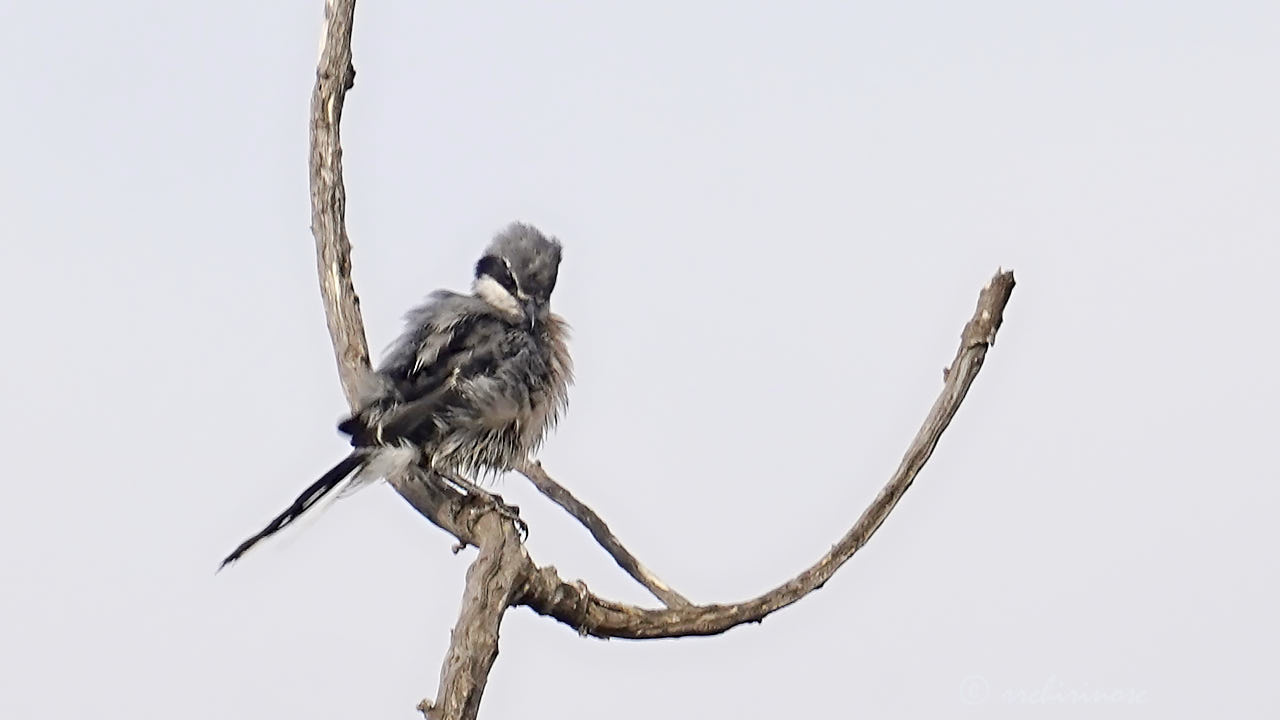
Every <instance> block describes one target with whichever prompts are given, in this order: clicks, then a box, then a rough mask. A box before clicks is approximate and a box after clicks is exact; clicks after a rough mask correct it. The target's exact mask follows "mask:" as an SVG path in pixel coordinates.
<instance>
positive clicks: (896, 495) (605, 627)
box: [520, 271, 1014, 638]
mask: <svg viewBox="0 0 1280 720" xmlns="http://www.w3.org/2000/svg"><path fill="white" fill-rule="evenodd" d="M1013 286H1014V279H1013V273H1012V272H1003V271H1001V272H997V273H996V275H995V277H993V278H992V279H991V281H990V282H989V283H987V286H986V287H984V288H983V289H982V292H981V293H980V294H979V296H978V307H977V309H976V310H975V311H974V315H973V318H972V319H971V320H970V321H969V322H968V324H966V325H965V328H964V331H963V333H961V337H960V348H959V350H958V351H957V352H956V357H955V360H954V361H953V362H952V364H951V367H950V368H949V369H948V370H947V371H946V372H945V373H944V375H945V382H944V383H943V387H942V393H941V395H939V397H938V399H937V401H935V402H934V404H933V407H932V408H931V409H930V410H929V414H928V416H927V417H926V418H925V421H924V424H923V426H922V427H921V428H920V431H919V432H918V433H917V434H916V437H915V439H914V440H912V442H911V445H910V447H908V448H907V452H906V455H905V456H904V457H903V459H902V463H901V464H900V465H899V466H898V469H897V471H896V472H895V473H894V474H893V477H892V478H890V480H889V482H888V484H886V485H885V486H884V488H883V489H881V491H880V493H879V494H878V495H877V496H876V498H875V499H874V500H873V501H872V502H871V505H870V506H869V507H867V509H866V510H865V511H864V512H863V513H862V516H861V517H859V518H858V520H857V522H855V523H854V524H853V527H852V528H850V529H849V531H848V532H847V533H845V535H844V537H842V538H840V541H839V542H837V543H836V544H835V545H834V546H833V547H832V548H831V550H830V551H828V552H827V553H826V554H825V555H823V556H822V557H821V558H820V559H819V560H818V562H817V563H815V564H814V565H813V566H811V567H809V568H808V569H806V570H805V571H804V572H802V573H800V574H799V575H797V576H795V577H794V578H792V579H791V580H789V581H787V582H785V583H783V584H782V585H780V586H778V587H776V588H774V589H773V590H770V591H769V592H767V593H765V594H763V595H761V596H759V597H756V598H753V599H751V600H747V601H746V602H742V603H735V604H732V605H701V606H696V607H689V608H668V609H664V610H649V609H644V608H639V607H635V606H633V605H626V604H623V603H617V602H612V601H610V600H605V599H603V598H600V597H598V596H596V595H595V594H593V593H590V592H587V591H586V590H585V589H584V588H583V587H582V585H581V584H580V583H577V584H574V583H567V582H565V581H564V580H562V579H560V577H559V576H558V575H557V574H556V571H555V569H554V568H549V567H548V568H539V569H538V570H537V571H536V572H535V573H533V574H532V575H531V576H530V577H529V581H528V583H526V585H525V587H524V592H523V594H522V595H521V597H520V603H521V604H524V605H528V606H529V607H530V608H532V609H533V610H534V611H536V612H538V613H541V614H543V615H548V616H551V617H554V618H556V619H557V620H560V621H561V622H564V623H566V624H568V625H570V626H572V627H574V628H575V629H577V630H578V631H579V632H583V633H586V634H590V635H595V636H597V637H617V638H660V637H681V636H686V635H715V634H718V633H722V632H724V631H726V630H728V629H729V628H732V627H735V626H737V625H741V624H743V623H748V622H759V621H760V620H762V619H764V617H765V616H766V615H768V614H769V613H772V612H774V611H776V610H779V609H781V608H784V607H786V606H788V605H790V604H792V603H794V602H796V601H797V600H799V599H800V598H802V597H804V596H805V595H807V594H809V593H811V592H813V591H814V590H817V589H818V588H820V587H822V586H823V584H824V583H826V582H827V580H829V579H830V578H831V576H832V575H834V574H835V572H836V570H838V569H840V566H842V565H844V563H845V562H847V561H848V560H849V558H851V557H853V554H854V553H856V552H857V551H858V550H859V549H860V548H862V546H863V545H866V544H867V541H868V540H870V539H871V536H872V535H873V534H875V531H876V530H877V529H878V528H879V527H880V525H881V523H883V522H884V520H885V518H887V517H888V516H889V513H890V512H891V511H892V510H893V508H894V506H895V505H897V504H898V500H900V499H901V498H902V495H903V493H905V492H906V491H907V488H909V487H911V483H912V481H913V480H915V477H916V475H917V474H918V473H919V472H920V469H921V468H923V467H924V464H925V463H926V462H927V461H928V460H929V456H930V455H932V454H933V450H934V448H935V447H937V445H938V439H939V438H940V437H941V436H942V432H943V431H944V430H946V428H947V425H949V424H950V423H951V418H952V417H954V416H955V414H956V410H958V409H959V408H960V403H961V402H962V401H963V400H964V398H965V394H966V393H968V391H969V386H970V385H972V384H973V381H974V379H975V378H977V376H978V371H979V370H981V369H982V363H983V360H984V359H985V358H986V355H987V349H988V348H989V347H990V346H991V345H992V344H994V343H995V338H996V332H997V331H998V330H999V329H1000V324H1001V323H1002V322H1003V320H1004V308H1005V305H1006V304H1007V303H1008V302H1009V296H1010V294H1011V293H1012V292H1013Z"/></svg>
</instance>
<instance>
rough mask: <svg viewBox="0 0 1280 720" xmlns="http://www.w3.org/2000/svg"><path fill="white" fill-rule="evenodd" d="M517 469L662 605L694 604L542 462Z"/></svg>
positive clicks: (534, 462)
mask: <svg viewBox="0 0 1280 720" xmlns="http://www.w3.org/2000/svg"><path fill="white" fill-rule="evenodd" d="M520 472H521V473H522V474H523V475H524V476H525V477H527V478H529V481H530V482H532V483H533V485H534V487H536V488H538V491H539V492H541V493H542V494H543V495H546V496H547V497H548V498H550V499H551V501H552V502H554V503H555V504H557V505H559V506H560V507H562V508H564V509H565V511H566V512H568V513H569V514H570V515H572V516H573V517H574V518H575V519H577V521H578V522H580V523H582V525H583V526H584V527H586V528H587V530H589V531H590V532H591V537H593V538H595V539H596V542H598V543H600V546H601V547H603V548H604V549H605V552H607V553H609V555H610V556H611V557H613V559H614V562H616V563H618V567H620V568H622V569H623V570H625V571H626V572H627V574H628V575H630V576H631V577H633V578H635V581H636V582H638V583H640V584H641V585H643V586H644V587H645V588H646V589H648V591H649V592H651V593H653V595H654V597H656V598H658V599H659V600H661V601H662V604H663V605H666V606H667V607H675V608H687V607H693V603H691V602H689V601H688V600H686V599H685V597H684V596H683V595H681V594H680V593H678V592H676V591H675V590H672V589H671V587H670V586H668V585H667V584H666V583H664V582H662V580H661V579H660V578H658V576H657V575H654V574H653V572H652V571H650V570H649V568H647V567H645V566H644V565H643V564H642V563H641V562H640V561H639V560H637V559H636V556H635V555H632V554H631V552H630V551H629V550H627V549H626V548H625V547H623V545H622V542H621V541H620V540H618V537H617V536H616V535H614V534H613V531H612V530H610V529H609V526H608V524H606V523H605V521H604V520H603V519H601V517H600V516H599V515H597V514H596V512H595V511H594V510H592V509H591V508H589V507H587V506H586V505H585V504H584V503H583V502H582V501H581V500H579V499H578V498H576V497H574V496H573V494H572V493H570V492H569V491H568V490H567V489H566V488H565V487H564V486H563V485H561V484H560V483H558V482H556V481H555V480H552V479H551V476H550V475H548V474H547V471H546V470H544V469H543V468H542V464H541V463H539V462H536V461H533V462H529V463H526V464H525V466H524V467H523V468H521V469H520Z"/></svg>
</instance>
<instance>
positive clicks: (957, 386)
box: [310, 0, 1014, 720]
mask: <svg viewBox="0 0 1280 720" xmlns="http://www.w3.org/2000/svg"><path fill="white" fill-rule="evenodd" d="M354 13H355V0H326V5H325V29H324V35H323V40H322V43H321V47H320V60H319V64H318V67H317V70H316V84H315V91H314V94H313V95H312V100H311V155H310V181H311V229H312V233H313V234H314V235H315V242H316V260H317V269H318V271H319V276H320V290H321V296H322V298H323V300H324V308H325V318H326V320H327V323H328V328H329V335H330V338H331V340H332V342H333V349H334V356H335V358H336V359H337V364H338V372H339V376H340V378H341V381H342V387H343V392H344V393H345V395H346V398H347V402H348V404H349V405H351V406H352V409H353V410H354V409H355V404H356V402H357V398H358V397H359V395H360V390H359V389H360V386H361V378H362V376H363V375H364V374H365V373H367V372H368V371H369V351H368V345H367V343H366V340H365V333H364V323H363V320H362V318H361V315H360V301H359V298H358V297H357V295H356V292H355V286H354V284H353V282H352V277H351V246H350V242H349V239H348V237H347V233H346V224H345V213H346V191H345V188H344V186H343V180H342V146H341V142H340V134H339V125H340V123H341V119H342V107H343V101H344V98H345V95H346V92H347V90H349V89H351V87H352V86H353V84H354V80H355V69H354V67H353V66H352V62H351V29H352V22H353V19H354ZM1013 285H1014V281H1013V274H1012V273H1004V272H1002V273H999V274H997V275H996V276H995V278H993V279H992V281H991V283H989V284H988V286H987V287H986V288H984V289H983V291H982V294H981V296H980V297H979V301H978V310H977V312H976V313H975V315H974V318H973V320H971V321H970V322H969V324H968V325H966V327H965V331H964V334H963V336H962V339H961V344H960V350H959V351H958V353H957V355H956V359H955V361H954V362H953V363H952V365H951V368H950V370H949V371H948V373H947V376H946V381H945V384H944V387H943V391H942V395H941V396H940V397H939V398H938V400H937V402H936V403H935V404H934V406H933V409H932V410H931V411H930V413H929V416H928V417H927V418H926V420H925V423H924V426H923V427H922V428H921V430H920V432H919V434H917V436H916V438H915V440H914V441H913V442H912V444H911V446H910V448H909V449H908V450H907V453H906V456H905V457H904V458H903V461H902V464H901V465H900V466H899V468H898V470H897V472H896V473H895V474H894V476H893V478H892V479H891V480H890V481H889V483H888V484H887V485H886V486H885V487H884V489H883V490H881V491H880V494H879V495H877V497H876V498H875V500H874V501H873V502H872V503H871V506H870V507H868V508H867V510H866V511H865V512H864V513H863V514H862V516H861V517H860V518H859V519H858V521H857V522H856V523H855V524H854V526H853V527H852V528H851V529H850V530H849V532H848V533H846V534H845V536H844V537H843V538H841V540H840V541H839V542H838V543H837V544H836V545H835V546H834V547H833V548H832V549H831V551H830V552H828V553H827V554H826V555H824V556H823V557H822V558H821V559H819V560H818V562H817V563H816V564H814V565H813V566H812V567H810V568H808V569H807V570H805V571H804V572H802V573H800V574H799V575H797V576H796V577H795V578H793V579H791V580H790V581H788V582H786V583H784V584H783V585H781V586H779V587H777V588H775V589H773V590H771V591H769V592H767V593H765V594H764V595H761V596H759V597H757V598H755V599H752V600H748V601H746V602H742V603H737V604H733V605H699V606H694V605H691V604H690V603H689V601H688V600H686V599H685V598H684V597H682V596H681V595H680V594H679V593H676V592H675V591H674V590H672V589H671V588H670V587H668V586H667V585H666V584H665V583H663V582H662V581H661V580H659V579H658V578H657V577H656V576H654V575H653V573H651V572H650V571H648V570H647V569H646V568H645V567H644V566H643V565H642V564H641V563H640V562H639V560H637V559H636V558H635V557H634V556H633V555H632V554H631V553H630V552H628V551H627V550H626V548H624V547H623V546H622V544H621V543H620V542H619V541H618V539H617V538H616V537H615V536H614V535H613V533H612V532H611V531H610V530H609V528H608V525H606V524H605V523H604V521H603V520H602V519H600V517H599V516H598V515H596V513H595V512H594V511H592V510H591V509H590V508H589V507H587V506H586V505H584V504H582V503H581V502H580V501H578V500H577V499H576V498H574V497H573V496H572V495H571V494H570V493H569V492H568V491H567V490H565V489H564V488H563V487H561V486H560V485H559V484H557V483H556V482H555V481H554V480H552V479H551V478H550V477H549V476H548V475H547V474H546V473H545V472H544V471H543V470H542V468H541V466H540V465H538V464H536V463H529V464H528V465H527V466H526V467H525V468H524V472H525V474H526V475H527V476H528V477H529V479H530V480H531V481H533V482H534V484H535V486H537V487H538V489H539V490H540V491H542V492H543V494H545V495H547V497H549V498H551V499H552V500H553V501H555V502H556V503H557V504H559V505H560V506H561V507H563V508H565V509H566V510H567V511H568V512H569V513H570V514H571V515H573V516H574V517H575V518H577V519H578V520H579V521H580V522H581V523H582V524H583V525H584V526H586V527H587V528H588V530H590V531H591V533H592V535H593V536H594V537H595V538H596V540H597V541H598V542H599V543H600V544H601V545H602V546H603V547H604V548H605V550H606V551H608V552H609V553H610V555H612V556H613V558H614V559H615V560H616V561H617V562H618V564H619V566H621V567H622V568H623V569H624V570H626V571H627V572H628V573H629V574H630V575H631V576H632V577H633V578H635V579H636V580H637V581H638V582H640V583H641V584H642V585H644V586H645V587H646V588H648V589H649V590H650V591H651V592H652V593H653V594H654V595H655V596H656V597H658V598H659V599H660V600H662V602H663V603H665V604H666V605H667V606H668V607H667V608H665V609H657V610H654V609H645V608H640V607H635V606H631V605H626V604H622V603H616V602H612V601H609V600H606V599H603V598H600V597H598V596H596V595H594V594H592V593H590V592H589V591H588V590H587V589H586V586H585V585H584V584H583V583H581V582H573V583H570V582H566V581H564V580H562V579H561V578H560V577H559V576H558V575H557V574H556V571H555V570H554V568H550V567H546V568H538V567H537V566H536V565H535V564H534V562H533V560H532V559H531V558H530V557H529V555H528V553H527V552H526V550H525V548H524V546H523V544H522V543H521V541H520V535H519V532H518V530H517V528H516V526H515V524H514V523H513V522H512V521H511V520H509V519H507V518H506V517H503V515H502V514H501V513H498V512H496V511H495V508H494V507H493V506H492V505H491V504H487V503H486V502H485V501H484V500H483V499H481V498H477V497H473V496H469V495H466V494H463V493H461V492H459V491H457V490H456V489H454V488H452V487H449V486H448V485H447V484H445V483H444V482H441V481H440V480H439V479H438V478H434V477H431V476H428V475H426V474H420V475H419V476H416V477H399V478H390V479H389V480H390V482H391V484H392V486H393V487H395V489H396V491H397V492H399V493H400V495H401V496H403V497H404V499H405V500H406V501H407V502H408V503H409V504H410V505H412V506H413V507H414V508H415V509H416V510H418V511H419V512H420V513H422V514H423V515H424V516H426V517H427V518H428V519H429V520H430V521H431V522H432V523H434V524H435V525H437V526H438V527H440V528H441V529H443V530H444V531H446V532H448V533H450V534H451V535H453V536H454V537H456V538H458V540H459V541H461V542H462V543H464V544H468V545H473V546H475V547H477V548H479V553H478V555H477V557H476V560H475V561H474V563H473V564H472V566H471V568H470V570H468V572H467V581H466V590H465V594H464V596H463V606H462V611H461V614H460V616H459V618H458V621H457V624H456V625H455V627H454V632H453V638H452V642H451V643H450V647H449V651H448V654H447V656H446V659H445V662H444V665H443V667H442V669H441V673H440V685H439V688H438V690H437V693H436V700H435V701H434V702H429V701H426V700H424V701H423V702H422V704H421V705H420V706H419V708H420V709H421V710H422V712H423V713H424V714H425V715H426V716H427V717H429V718H432V719H433V720H455V719H459V720H469V719H471V718H474V717H476V714H477V712H478V710H479V706H480V699H481V697H482V695H483V693H484V688H485V683H486V681H487V679H488V676H489V671H490V669H491V668H492V666H493V662H494V660H495V659H496V657H497V653H498V630H499V625H500V623H501V621H502V616H503V613H504V612H505V610H506V608H508V607H511V606H513V605H518V604H522V605H527V606H529V607H530V608H532V609H534V610H535V611H537V612H539V613H541V614H544V615H548V616H550V617H553V618H555V619H557V620H560V621H561V622H564V623H566V624H568V625H570V626H571V627H573V628H574V629H575V630H578V631H579V632H583V633H588V634H591V635H595V636H597V637H624V638H655V637H678V636H684V635H710V634H715V633H720V632H724V631H725V630H727V629H729V628H731V627H734V626H736V625H740V624H742V623H746V622H754V621H759V620H760V619H762V618H763V617H764V616H766V615H768V614H769V613H771V612H774V611H776V610H778V609H780V608H783V607H786V606H787V605H790V604H791V603H794V602H795V601H797V600H798V599H800V598H801V597H803V596H804V595H806V594H808V593H810V592H812V591H813V590H815V589H817V588H819V587H821V586H822V584H823V583H825V582H826V581H827V580H828V579H829V578H830V577H831V576H832V574H834V573H835V571H836V570H837V569H838V568H839V567H840V566H841V565H843V564H844V563H845V562H846V561H847V560H848V559H849V558H850V557H852V556H853V554H854V553H855V552H857V550H858V549H859V548H861V547H862V546H863V545H865V544H866V542H867V540H869V539H870V537H871V535H872V534H873V533H875V531H876V529H877V528H879V527H880V524H881V523H882V522H884V519H885V518H886V517H887V516H888V514H889V512H890V511H892V510H893V507H894V506H895V505H896V504H897V502H898V500H899V499H900V498H901V497H902V495H903V493H905V492H906V490H907V488H908V487H910V485H911V483H912V481H913V480H914V479H915V476H916V475H917V474H918V473H919V471H920V469H921V468H922V467H923V466H924V463H925V462H926V461H927V460H928V459H929V456H930V455H931V454H932V452H933V449H934V447H936V445H937V442H938V438H939V437H940V436H941V434H942V432H943V430H945V429H946V427H947V425H948V423H950V421H951V418H952V417H953V416H954V415H955V412H956V409H957V408H958V407H959V405H960V403H961V401H962V400H963V399H964V396H965V393H966V392H968V389H969V386H970V385H971V384H972V383H973V380H974V378H975V377H976V376H977V373H978V371H979V370H980V369H981V367H982V362H983V359H984V358H985V356H986V352H987V349H988V347H990V345H991V344H992V343H993V341H994V340H995V335H996V331H997V330H998V329H999V327H1000V323H1001V320H1002V318H1003V311H1004V306H1005V304H1006V303H1007V302H1008V300H1009V295H1010V293H1011V292H1012V290H1013Z"/></svg>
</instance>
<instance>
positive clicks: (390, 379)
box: [339, 291, 505, 448]
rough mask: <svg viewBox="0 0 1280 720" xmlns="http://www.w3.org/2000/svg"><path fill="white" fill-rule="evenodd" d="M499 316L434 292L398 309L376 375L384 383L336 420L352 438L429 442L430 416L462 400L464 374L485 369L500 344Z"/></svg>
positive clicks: (415, 443)
mask: <svg viewBox="0 0 1280 720" xmlns="http://www.w3.org/2000/svg"><path fill="white" fill-rule="evenodd" d="M504 330H505V325H504V323H503V322H502V321H501V320H499V319H498V318H497V317H495V316H494V315H493V314H492V313H491V312H490V311H488V308H487V306H486V305H485V304H484V303H483V301H480V300H477V299H475V298H471V297H467V296H464V295H457V294H455V293H450V292H445V291H442V292H438V293H435V294H434V295H432V296H431V299H430V300H429V301H428V302H427V303H426V304H424V305H423V306H421V307H418V308H415V309H413V310H411V311H410V312H409V313H408V314H407V315H406V327H405V330H404V332H403V333H402V334H401V336H400V338H399V339H397V340H396V342H395V343H394V344H393V345H392V347H391V349H390V351H389V352H388V354H387V358H386V360H384V362H383V364H382V366H381V367H380V368H379V369H378V373H377V374H378V375H379V376H380V377H381V378H382V383H383V386H384V387H385V389H386V391H385V393H384V395H383V396H382V397H381V398H380V399H378V400H377V401H376V402H373V403H371V404H370V405H369V406H368V407H367V408H365V409H364V410H362V411H361V412H360V413H359V414H358V415H357V416H355V417H352V418H350V419H348V420H347V421H345V422H344V423H343V424H341V425H339V428H340V429H341V430H343V431H344V432H347V433H349V434H351V435H352V443H353V444H356V445H375V444H378V445H381V444H389V443H399V442H407V443H410V444H412V445H413V446H415V447H419V448H421V447H425V446H426V445H428V444H430V443H431V441H432V440H433V439H434V436H435V435H436V434H437V432H438V427H437V425H438V423H437V422H436V421H437V420H438V419H440V418H442V417H444V414H445V413H447V412H449V411H456V410H457V409H458V408H459V406H460V405H463V404H465V401H466V398H465V397H464V395H463V393H462V392H461V387H462V386H463V385H464V384H465V381H467V380H470V379H473V378H475V377H476V376H477V375H482V374H483V373H485V372H488V371H490V370H491V369H492V367H493V366H494V364H495V363H496V362H497V361H498V359H499V357H500V355H501V353H502V351H503V342H502V336H503V333H504Z"/></svg>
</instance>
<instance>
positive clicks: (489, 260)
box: [476, 255, 520, 297]
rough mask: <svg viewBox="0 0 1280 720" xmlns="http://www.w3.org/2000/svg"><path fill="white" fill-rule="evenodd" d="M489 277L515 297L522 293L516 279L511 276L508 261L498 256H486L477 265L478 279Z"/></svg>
mask: <svg viewBox="0 0 1280 720" xmlns="http://www.w3.org/2000/svg"><path fill="white" fill-rule="evenodd" d="M481 275H488V276H489V277H491V278H493V279H494V280H495V281H497V283H498V284H499V285H501V286H502V287H503V288H504V289H506V291H507V292H509V293H511V295H512V296H513V297H514V296H515V295H518V294H519V292H520V287H519V286H518V285H517V284H516V279H515V278H514V277H512V276H511V268H510V267H508V266H507V263H506V261H504V260H503V259H502V258H500V257H498V256H497V255H485V256H484V257H482V258H480V262H478V263H476V277H480V276H481Z"/></svg>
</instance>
